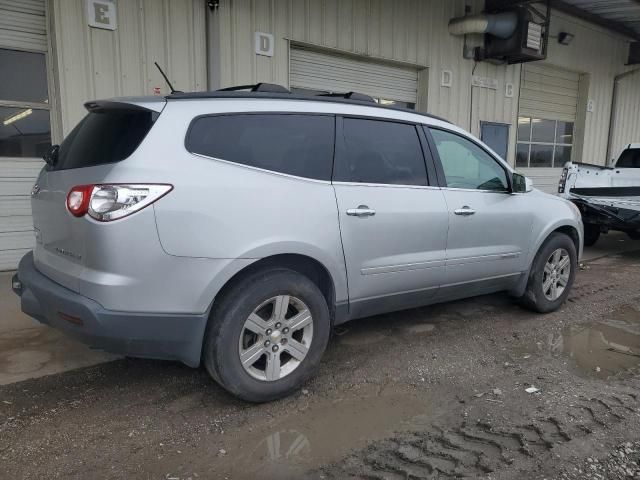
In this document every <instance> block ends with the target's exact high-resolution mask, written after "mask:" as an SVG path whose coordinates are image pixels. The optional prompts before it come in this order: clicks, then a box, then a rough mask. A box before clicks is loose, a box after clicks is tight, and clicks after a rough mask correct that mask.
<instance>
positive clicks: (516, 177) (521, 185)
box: [511, 173, 533, 193]
mask: <svg viewBox="0 0 640 480" xmlns="http://www.w3.org/2000/svg"><path fill="white" fill-rule="evenodd" d="M511 185H512V189H513V193H527V192H530V191H531V190H533V182H532V181H531V179H530V178H527V177H525V176H524V175H520V174H519V173H514V174H513V175H512V177H511Z"/></svg>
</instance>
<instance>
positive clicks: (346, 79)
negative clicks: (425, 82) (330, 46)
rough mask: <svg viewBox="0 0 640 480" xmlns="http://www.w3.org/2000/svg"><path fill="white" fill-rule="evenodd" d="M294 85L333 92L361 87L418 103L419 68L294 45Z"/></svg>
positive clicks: (378, 95)
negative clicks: (333, 53)
mask: <svg viewBox="0 0 640 480" xmlns="http://www.w3.org/2000/svg"><path fill="white" fill-rule="evenodd" d="M290 62H291V63H290V66H291V67H290V68H291V75H290V81H291V86H292V87H299V88H308V89H311V90H327V91H330V92H350V91H357V92H360V93H365V94H367V95H371V96H373V97H376V98H385V99H390V100H400V101H403V102H410V103H416V102H417V95H418V70H417V69H416V68H411V67H400V66H395V65H386V64H383V63H380V62H372V61H368V60H366V59H362V58H360V59H356V58H352V57H346V56H343V55H332V54H328V53H324V52H318V51H314V50H309V49H305V48H299V47H294V48H292V49H291V60H290Z"/></svg>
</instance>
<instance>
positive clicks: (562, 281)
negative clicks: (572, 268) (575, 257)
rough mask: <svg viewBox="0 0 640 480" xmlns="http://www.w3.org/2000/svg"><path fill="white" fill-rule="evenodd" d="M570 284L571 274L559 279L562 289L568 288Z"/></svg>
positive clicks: (561, 276)
mask: <svg viewBox="0 0 640 480" xmlns="http://www.w3.org/2000/svg"><path fill="white" fill-rule="evenodd" d="M568 283H569V274H568V273H566V274H563V275H560V276H559V277H558V284H560V286H562V287H566V286H567V285H568Z"/></svg>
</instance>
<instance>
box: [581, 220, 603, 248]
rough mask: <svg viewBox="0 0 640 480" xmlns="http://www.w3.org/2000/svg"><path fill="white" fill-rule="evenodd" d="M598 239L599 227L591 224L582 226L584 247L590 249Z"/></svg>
mask: <svg viewBox="0 0 640 480" xmlns="http://www.w3.org/2000/svg"><path fill="white" fill-rule="evenodd" d="M599 238H600V227H599V226H598V225H594V224H592V223H585V224H584V246H585V247H591V246H593V245H595V244H596V242H597V241H598V239H599Z"/></svg>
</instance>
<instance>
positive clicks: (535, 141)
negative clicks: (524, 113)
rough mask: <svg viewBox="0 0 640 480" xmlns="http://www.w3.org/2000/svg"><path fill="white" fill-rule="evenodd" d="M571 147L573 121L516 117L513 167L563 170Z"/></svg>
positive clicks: (569, 156)
mask: <svg viewBox="0 0 640 480" xmlns="http://www.w3.org/2000/svg"><path fill="white" fill-rule="evenodd" d="M572 147H573V122H565V121H562V120H545V119H541V118H530V117H519V118H518V143H517V147H516V167H563V166H564V165H565V163H567V162H568V161H570V160H571V149H572Z"/></svg>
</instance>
